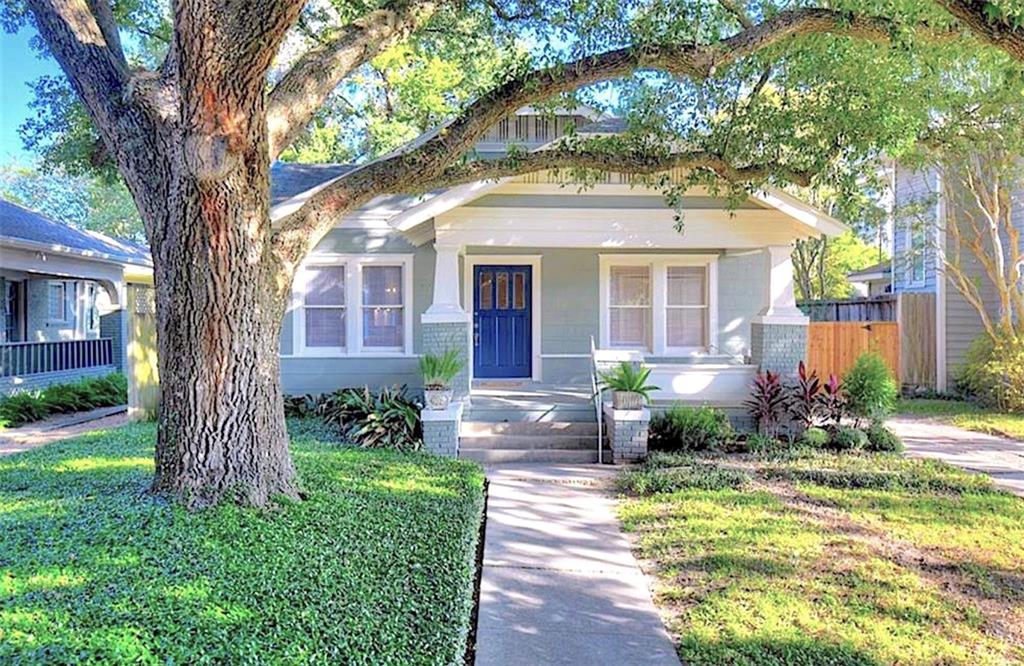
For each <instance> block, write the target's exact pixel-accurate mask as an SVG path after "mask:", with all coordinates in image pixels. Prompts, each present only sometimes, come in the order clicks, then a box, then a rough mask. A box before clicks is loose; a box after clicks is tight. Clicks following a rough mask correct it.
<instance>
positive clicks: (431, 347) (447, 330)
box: [420, 243, 470, 400]
mask: <svg viewBox="0 0 1024 666" xmlns="http://www.w3.org/2000/svg"><path fill="white" fill-rule="evenodd" d="M434 251H435V253H436V254H435V258H434V298H433V301H432V302H431V304H430V307H429V308H427V311H426V312H424V313H423V316H422V317H421V319H420V322H421V324H422V331H423V338H422V339H423V343H422V349H421V351H422V352H423V353H424V354H438V355H440V354H443V353H444V352H446V351H448V350H449V349H458V350H459V353H460V354H461V355H462V360H463V362H464V363H465V365H464V366H463V368H462V371H461V372H460V373H459V374H458V376H457V377H455V379H453V380H452V391H453V393H454V397H455V399H458V400H464V399H466V398H467V397H468V396H469V365H468V364H469V362H470V358H469V329H470V326H469V315H468V314H467V313H466V311H465V310H464V309H463V308H462V304H461V298H460V297H459V293H460V290H459V276H460V274H461V272H460V271H459V254H461V252H462V247H461V246H459V245H456V244H450V243H434Z"/></svg>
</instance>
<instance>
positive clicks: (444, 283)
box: [422, 243, 469, 324]
mask: <svg viewBox="0 0 1024 666" xmlns="http://www.w3.org/2000/svg"><path fill="white" fill-rule="evenodd" d="M434 251H435V252H436V257H435V259H434V300H433V302H432V303H431V304H430V307H429V308H427V311H426V312H424V313H423V319H422V321H423V323H424V324H443V323H447V322H461V323H465V322H467V321H468V320H469V317H468V315H467V314H466V311H465V310H464V309H463V308H462V305H461V302H460V300H461V299H460V298H459V276H460V275H461V273H460V271H459V254H460V253H461V252H462V247H461V246H459V245H454V244H447V243H444V244H441V243H434Z"/></svg>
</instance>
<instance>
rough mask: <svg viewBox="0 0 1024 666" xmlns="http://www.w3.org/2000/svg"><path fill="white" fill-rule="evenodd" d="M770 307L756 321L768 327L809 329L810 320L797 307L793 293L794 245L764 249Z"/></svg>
mask: <svg viewBox="0 0 1024 666" xmlns="http://www.w3.org/2000/svg"><path fill="white" fill-rule="evenodd" d="M764 255H765V269H766V274H765V280H764V294H765V296H764V301H765V303H766V305H765V306H764V307H763V308H761V311H760V312H759V313H758V314H757V316H756V317H755V318H754V321H755V322H759V323H765V324H790V325H796V326H806V325H807V322H808V319H807V316H806V315H805V314H804V313H803V312H801V311H800V309H799V308H798V307H797V306H796V293H795V292H794V290H793V256H792V255H793V248H792V246H790V245H769V246H767V247H766V248H764Z"/></svg>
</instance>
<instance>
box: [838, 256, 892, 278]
mask: <svg viewBox="0 0 1024 666" xmlns="http://www.w3.org/2000/svg"><path fill="white" fill-rule="evenodd" d="M891 273H892V262H890V261H888V260H887V261H880V262H879V263H877V264H875V265H874V266H868V267H867V268H862V269H860V270H859V271H854V272H852V273H847V274H846V278H847V279H848V280H850V281H852V282H863V281H865V280H880V279H882V278H887V277H889V275H890V274H891Z"/></svg>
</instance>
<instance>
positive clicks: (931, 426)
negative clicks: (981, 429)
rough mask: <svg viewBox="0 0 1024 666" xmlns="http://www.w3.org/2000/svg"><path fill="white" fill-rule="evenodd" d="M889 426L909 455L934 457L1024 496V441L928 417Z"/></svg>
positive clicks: (901, 419) (897, 421)
mask: <svg viewBox="0 0 1024 666" xmlns="http://www.w3.org/2000/svg"><path fill="white" fill-rule="evenodd" d="M888 425H889V427H890V428H892V430H893V432H895V433H896V434H897V435H899V436H900V437H901V438H902V439H903V444H904V445H905V446H906V449H907V451H906V453H907V455H908V456H911V457H914V458H935V459H936V460H942V461H944V462H947V463H949V464H950V465H956V466H957V467H961V468H963V469H966V470H970V471H972V472H982V473H984V474H988V475H989V476H990V477H992V481H993V482H994V483H995V484H996V485H997V486H1000V487H1002V488H1005V489H1007V490H1009V491H1010V492H1012V493H1013V494H1015V495H1018V496H1020V497H1024V442H1019V441H1017V440H1013V439H1009V438H1007V437H999V436H996V435H985V434H983V433H978V432H971V431H969V430H964V429H963V428H957V427H956V426H951V425H947V424H945V423H940V422H938V421H933V420H930V419H927V418H911V417H898V418H894V419H890V420H889V421H888Z"/></svg>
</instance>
